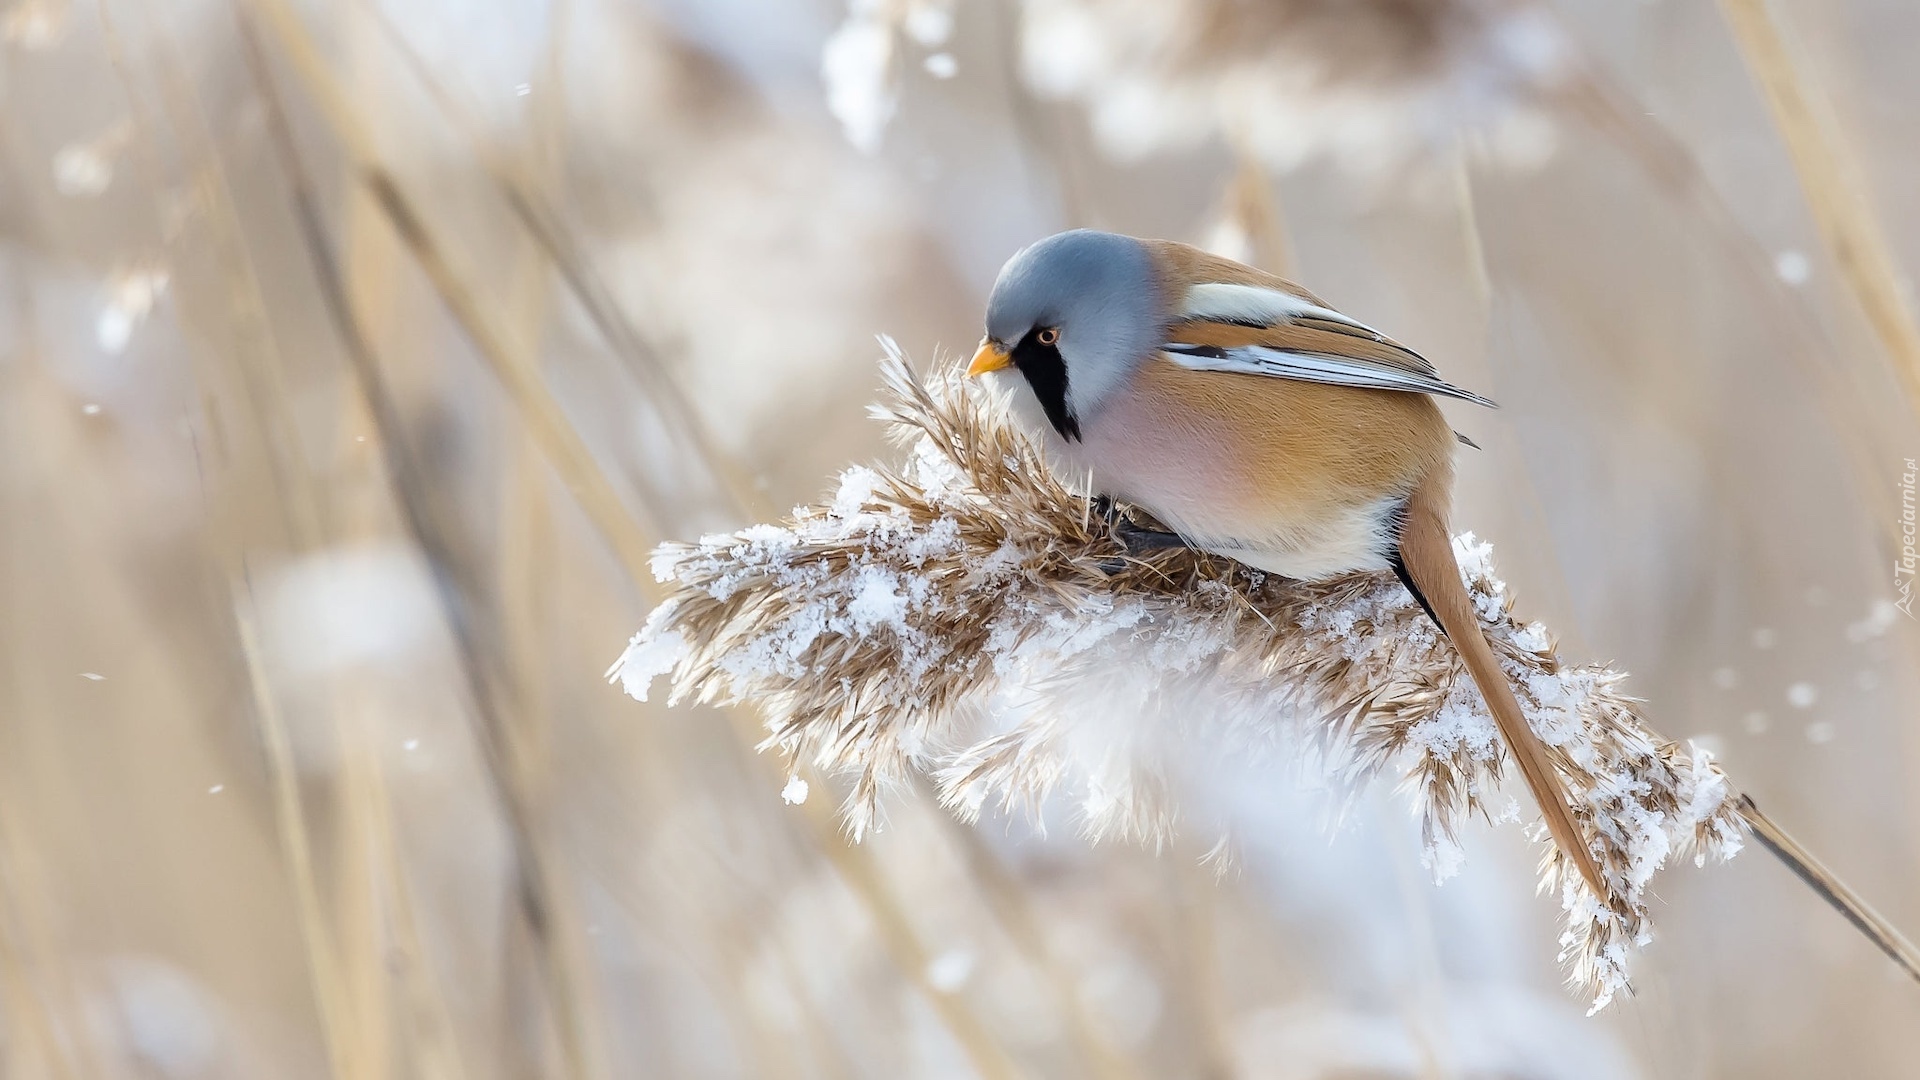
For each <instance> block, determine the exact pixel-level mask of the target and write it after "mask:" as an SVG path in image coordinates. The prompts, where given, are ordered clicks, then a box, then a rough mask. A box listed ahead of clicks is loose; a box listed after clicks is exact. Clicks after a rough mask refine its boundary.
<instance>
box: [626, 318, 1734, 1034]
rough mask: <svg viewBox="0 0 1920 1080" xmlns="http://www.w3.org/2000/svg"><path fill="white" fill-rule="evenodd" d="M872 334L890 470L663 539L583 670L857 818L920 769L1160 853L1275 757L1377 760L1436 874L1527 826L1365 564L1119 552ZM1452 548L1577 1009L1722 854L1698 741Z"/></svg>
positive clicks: (1458, 682) (955, 795)
mask: <svg viewBox="0 0 1920 1080" xmlns="http://www.w3.org/2000/svg"><path fill="white" fill-rule="evenodd" d="M888 345H889V353H890V356H889V359H888V361H887V363H886V365H885V375H886V378H887V380H888V383H889V387H890V393H891V400H890V401H888V402H886V403H884V404H883V405H880V406H877V407H876V408H875V410H874V412H875V415H876V416H877V417H878V418H880V419H882V420H884V421H885V422H887V423H888V424H889V425H890V426H891V427H892V428H893V429H894V431H895V433H896V434H899V435H901V436H902V437H903V441H906V442H907V443H908V444H909V448H910V452H909V454H908V463H907V465H906V467H905V468H904V469H901V470H898V471H895V470H889V469H884V468H871V469H870V468H856V469H851V470H848V472H847V473H845V474H844V475H843V476H842V477H841V483H840V485H839V488H838V490H837V492H836V493H835V495H834V497H833V499H832V501H831V502H830V503H828V504H826V505H824V506H815V507H802V508H800V509H798V510H796V511H795V512H794V517H793V518H792V519H791V520H790V521H788V522H787V523H785V524H783V525H779V526H774V525H759V526H755V527H753V528H750V529H746V530H743V531H741V532H738V533H732V534H726V535H721V536H711V537H707V538H705V539H703V540H701V541H700V542H699V543H698V544H674V545H667V546H665V547H663V548H661V549H660V551H659V553H658V554H657V555H656V557H655V562H654V569H655V572H656V573H657V574H658V575H659V576H660V577H661V580H662V581H664V582H666V583H668V585H669V586H670V589H669V599H668V600H667V602H666V603H664V604H663V605H662V606H661V607H659V608H658V609H656V610H655V611H654V613H653V615H652V617H651V618H649V620H648V623H647V626H646V628H645V629H643V630H642V631H641V632H640V633H639V634H638V635H637V636H636V637H635V638H634V640H633V643H632V644H631V645H630V646H629V647H628V649H627V652H626V654H625V655H624V656H623V657H622V658H621V659H620V660H619V661H618V662H617V663H615V664H614V666H613V669H612V671H610V672H609V675H610V676H611V677H615V678H618V679H620V680H621V681H622V683H623V684H624V685H625V687H626V689H627V690H628V692H629V693H632V694H633V695H634V696H636V697H641V698H644V697H645V695H646V693H647V691H648V688H649V685H650V684H651V683H652V682H653V681H654V679H655V678H656V677H657V676H666V677H667V678H668V679H669V683H670V685H671V687H672V696H671V700H673V701H679V700H684V699H693V700H699V701H720V702H729V703H751V704H753V705H754V706H756V707H757V708H759V709H760V710H762V712H763V714H764V715H765V717H766V721H767V728H768V732H769V735H768V738H767V741H766V744H765V745H767V746H770V747H778V748H779V749H780V750H782V751H783V752H785V753H786V754H787V755H789V756H790V757H791V758H794V759H796V760H806V761H809V762H811V763H812V764H813V765H814V766H815V767H817V768H820V769H822V770H823V771H824V772H827V773H829V774H836V773H837V774H840V775H850V776H851V777H852V778H853V781H854V783H853V792H852V797H851V799H850V800H849V801H848V811H847V812H848V816H849V819H850V821H849V824H850V827H851V828H852V830H853V832H854V834H855V835H856V836H858V835H860V834H862V833H864V832H865V831H866V830H867V829H869V828H871V827H872V824H873V822H874V820H875V817H876V814H877V813H878V801H879V798H880V793H881V792H882V791H883V790H884V789H885V788H886V787H887V786H888V784H889V783H890V782H893V781H897V780H900V779H902V778H904V777H905V776H906V775H908V774H909V773H910V772H914V771H918V772H920V773H922V774H924V775H926V776H928V777H930V778H932V779H933V780H934V782H935V783H936V784H937V786H938V790H939V792H940V795H941V798H942V800H943V801H944V802H945V804H946V805H947V806H949V807H950V808H952V809H953V810H954V811H955V812H956V813H958V814H960V815H961V816H963V817H967V818H972V817H973V816H975V815H977V814H978V813H979V812H980V811H981V809H982V808H984V807H985V806H986V805H987V804H988V803H989V802H990V801H993V802H997V803H999V804H1001V805H1006V806H1015V807H1024V808H1029V809H1032V808H1036V807H1037V806H1038V805H1039V804H1040V803H1041V802H1042V801H1044V800H1047V799H1049V798H1053V797H1064V798H1066V799H1068V800H1070V801H1071V802H1072V803H1073V804H1074V805H1075V806H1076V807H1077V808H1078V811H1079V814H1080V817H1081V825H1082V828H1083V830H1084V831H1085V832H1086V833H1087V834H1088V835H1089V836H1093V837H1101V836H1109V835H1111V836H1120V837H1125V838H1129V839H1132V840H1136V841H1140V842H1145V843H1159V842H1161V841H1164V840H1165V839H1167V838H1168V837H1169V836H1171V835H1172V834H1173V833H1174V832H1175V830H1176V828H1179V829H1182V830H1198V831H1214V830H1224V829H1226V828H1227V826H1228V824H1229V821H1228V819H1227V817H1226V816H1225V815H1224V814H1222V813H1220V812H1218V810H1219V808H1218V807H1215V806H1213V805H1212V804H1211V802H1212V800H1211V799H1210V798H1209V794H1210V793H1212V792H1217V791H1219V790H1222V789H1223V787H1224V786H1225V783H1226V781H1227V780H1228V779H1230V778H1231V777H1233V776H1234V775H1236V770H1244V769H1246V768H1247V766H1248V764H1249V763H1251V762H1258V761H1262V760H1272V759H1273V758H1274V757H1275V756H1276V755H1284V756H1285V757H1286V758H1287V759H1289V760H1293V761H1311V762H1316V763H1318V764H1319V765H1320V766H1322V767H1324V768H1325V769H1327V770H1328V772H1329V773H1330V775H1331V776H1332V777H1334V778H1335V779H1337V780H1339V781H1342V782H1344V783H1345V784H1347V785H1349V786H1358V785H1359V784H1361V783H1364V782H1365V781H1366V780H1368V779H1370V778H1372V777H1374V776H1377V775H1382V774H1385V775H1390V776H1397V777H1399V778H1400V779H1401V781H1402V783H1401V785H1400V786H1401V790H1402V791H1404V792H1405V793H1406V794H1407V795H1408V796H1409V798H1410V799H1411V800H1412V803H1413V806H1414V809H1415V811H1416V813H1417V815H1418V817H1419V819H1420V821H1421V823H1422V829H1423V834H1424V837H1425V844H1426V851H1425V854H1424V857H1423V862H1424V864H1425V865H1426V867H1427V868H1428V869H1429V870H1430V871H1431V872H1432V873H1433V875H1434V877H1435V878H1436V879H1444V878H1446V877H1448V876H1449V875H1451V874H1453V873H1454V872H1456V871H1457V870H1458V869H1459V867H1460V865H1461V863H1462V860H1464V858H1465V856H1466V851H1465V848H1464V847H1463V846H1462V844H1461V843H1460V840H1459V833H1460V827H1461V826H1462V825H1463V824H1464V823H1465V822H1466V821H1467V819H1469V818H1470V817H1474V816H1479V817H1483V818H1485V819H1487V820H1489V821H1492V820H1496V819H1500V820H1518V819H1521V818H1522V817H1523V816H1524V817H1525V818H1526V819H1529V820H1531V819H1532V818H1533V811H1534V808H1533V807H1532V806H1530V805H1529V806H1526V807H1525V808H1524V810H1521V811H1519V812H1516V804H1515V803H1514V801H1513V800H1512V799H1511V798H1509V797H1508V796H1506V795H1504V794H1503V793H1501V791H1500V781H1501V777H1502V774H1503V771H1504V765H1505V748H1504V746H1503V744H1502V742H1501V740H1500V738H1499V734H1498V731H1497V729H1496V728H1495V727H1494V725H1493V723H1492V721H1491V719H1490V718H1489V717H1488V715H1487V713H1486V710H1485V705H1484V703H1483V702H1482V701H1481V698H1480V695H1479V692H1478V691H1477V690H1476V689H1475V688H1474V686H1473V683H1472V681H1471V679H1470V678H1468V676H1467V675H1466V673H1465V671H1464V669H1463V668H1462V666H1461V664H1460V661H1459V658H1458V656H1457V654H1455V653H1454V651H1453V650H1452V648H1451V647H1450V646H1449V645H1448V644H1447V643H1446V641H1445V640H1444V639H1443V638H1441V637H1440V636H1439V635H1438V634H1437V633H1436V632H1435V631H1434V629H1433V627H1432V625H1431V623H1429V622H1428V621H1427V620H1426V618H1425V617H1424V616H1423V615H1422V614H1421V612H1420V610H1419V608H1418V607H1417V606H1416V605H1415V603H1414V601H1413V599H1412V597H1410V596H1409V595H1408V594H1407V591H1406V589H1404V588H1403V587H1402V586H1401V585H1400V584H1399V583H1398V582H1396V581H1395V580H1394V579H1393V578H1391V577H1390V576H1386V575H1372V574H1356V575H1349V576H1347V577H1342V578H1338V579H1334V580H1331V581H1324V582H1312V583H1306V582H1295V581H1285V580H1281V579H1278V578H1274V577H1271V576H1268V575H1263V574H1258V573H1254V572H1252V571H1249V570H1246V569H1245V568H1242V567H1240V566H1238V565H1237V564H1234V563H1232V562H1230V561H1228V560H1225V559H1221V558H1217V557H1211V556H1207V555H1203V554H1199V553H1195V552H1190V551H1175V552H1167V553H1163V554H1156V555H1154V556H1152V557H1151V558H1150V559H1146V560H1141V559H1134V558H1129V557H1127V556H1125V555H1124V553H1123V552H1121V551H1120V549H1118V548H1117V547H1115V546H1114V544H1113V543H1112V541H1111V539H1110V538H1109V537H1108V535H1107V532H1106V528H1105V526H1104V524H1103V523H1101V522H1099V521H1098V520H1096V519H1095V518H1094V517H1093V516H1092V515H1091V513H1090V512H1089V510H1088V508H1087V504H1086V502H1085V500H1083V499H1080V498H1077V497H1075V496H1074V495H1072V494H1071V493H1070V492H1069V491H1068V490H1067V489H1066V488H1064V487H1062V486H1061V485H1060V483H1059V482H1058V481H1057V480H1055V479H1054V478H1053V476H1052V475H1051V474H1050V473H1049V472H1048V470H1047V469H1046V467H1045V464H1044V462H1043V460H1042V458H1041V456H1040V452H1039V451H1038V450H1037V449H1036V448H1035V447H1034V446H1032V445H1031V444H1030V443H1028V442H1027V441H1026V440H1025V439H1024V438H1023V437H1022V436H1020V435H1019V434H1018V433H1017V432H1015V431H1014V430H1012V429H1011V428H1010V427H1009V426H1008V425H1006V424H1004V423H1002V422H1001V417H1000V413H999V411H998V403H996V402H994V401H992V400H991V399H989V398H988V397H987V396H986V395H985V394H983V393H980V392H977V391H975V390H973V389H972V388H970V386H969V385H967V384H965V383H964V382H963V381H962V380H960V379H959V378H958V377H957V375H956V374H954V373H948V374H946V375H943V376H942V377H940V378H939V379H937V380H935V381H934V382H933V384H932V386H931V387H930V388H929V387H928V386H926V385H923V384H922V383H920V382H919V381H918V380H917V379H916V378H915V377H914V376H913V375H912V374H911V373H910V371H909V370H908V368H907V366H906V363H905V361H904V359H902V358H901V357H900V355H899V354H898V352H897V350H894V349H893V348H892V346H891V343H888ZM1455 550H1456V555H1457V557H1458V558H1459V561H1460V564H1461V567H1462V570H1463V573H1464V575H1465V577H1466V579H1467V585H1468V588H1469V591H1470V593H1471V595H1472V597H1473V599H1474V602H1475V605H1476V607H1477V609H1478V610H1479V613H1480V615H1481V618H1482V620H1483V625H1484V627H1485V629H1486V632H1487V635H1488V638H1489V640H1490V642H1491V643H1492V645H1493V647H1494V649H1495V651H1496V653H1497V654H1498V655H1499V656H1500V657H1501V659H1502V662H1503V663H1504V665H1505V667H1506V669H1507V672H1508V675H1509V677H1510V678H1511V679H1512V681H1513V684H1514V687H1515V691H1516V693H1517V695H1518V696H1519V698H1520V702H1521V704H1522V706H1523V708H1524V709H1525V711H1526V712H1527V715H1528V719H1529V721H1530V722H1531V723H1532V725H1533V727H1534V729H1535V731H1536V732H1538V733H1539V735H1540V737H1541V739H1542V740H1543V741H1544V742H1545V743H1546V745H1547V747H1548V752H1549V756H1550V757H1551V758H1552V759H1553V762H1554V764H1555V766H1556V767H1557V768H1558V769H1559V771H1560V772H1561V774H1562V776H1563V777H1564V779H1565V781H1566V786H1567V789H1568V791H1569V793H1570V795H1571V797H1572V800H1573V811H1574V815H1575V817H1576V819H1577V820H1579V822H1580V823H1581V825H1582V827H1583V829H1584V831H1585V832H1586V833H1587V834H1588V837H1589V843H1590V847H1591V849H1592V851H1593V853H1594V856H1595V860H1596V862H1597V863H1598V864H1599V866H1600V867H1601V869H1602V871H1603V873H1604V874H1605V875H1606V877H1607V880H1608V882H1609V885H1610V891H1611V893H1612V895H1611V896H1610V897H1608V898H1606V899H1605V900H1604V901H1603V900H1602V899H1600V898H1597V897H1595V896H1593V895H1592V894H1591V893H1590V892H1588V891H1587V889H1586V887H1585V885H1584V884H1583V883H1582V882H1581V880H1580V877H1579V875H1578V873H1577V872H1575V871H1574V870H1573V868H1572V867H1571V866H1570V865H1569V864H1567V863H1566V862H1565V861H1564V860H1563V859H1562V858H1561V857H1560V854H1559V852H1558V851H1557V849H1554V848H1553V847H1552V845H1551V844H1550V843H1549V842H1547V840H1546V838H1545V835H1544V830H1538V833H1539V835H1538V836H1537V839H1538V840H1539V841H1540V842H1542V843H1543V844H1545V845H1546V847H1545V849H1544V852H1543V856H1542V868H1543V875H1544V876H1543V882H1542V884H1543V887H1544V888H1550V889H1552V890H1553V891H1554V892H1556V893H1557V894H1558V895H1559V897H1560V901H1561V905H1562V907H1563V908H1564V909H1565V911H1566V916H1567V922H1566V930H1565V933H1564V934H1563V935H1562V937H1561V943H1562V945H1563V946H1564V954H1563V955H1564V956H1565V958H1566V959H1568V960H1569V961H1570V962H1571V963H1572V966H1573V971H1574V975H1575V977H1576V978H1577V979H1578V980H1580V981H1581V982H1582V983H1584V984H1585V985H1586V986H1587V987H1588V988H1589V989H1591V990H1592V991H1593V993H1594V995H1595V1005H1596V1007H1599V1006H1602V1005H1605V1004H1606V1003H1607V1002H1608V1001H1610V1000H1612V997H1613V995H1614V994H1616V993H1617V992H1618V991H1620V990H1621V989H1623V988H1625V987H1626V985H1627V970H1626V965H1627V959H1628V956H1629V953H1630V951H1631V947H1637V946H1639V945H1642V944H1645V943H1646V942H1647V941H1649V940H1650V939H1651V930H1650V926H1649V923H1648V919H1647V907H1646V902H1647V899H1648V897H1649V895H1650V892H1649V889H1650V887H1651V883H1652V880H1653V877H1654V875H1655V873H1656V872H1657V871H1658V870H1660V869H1661V868H1662V867H1663V866H1665V865H1666V864H1667V862H1668V861H1669V860H1670V859H1672V858H1674V857H1675V856H1679V855H1683V854H1693V853H1696V852H1697V853H1698V854H1699V856H1700V857H1701V858H1704V857H1707V856H1711V857H1713V858H1715V859H1725V858H1727V857H1730V856H1731V855H1733V854H1734V853H1735V852H1736V851H1738V850H1739V848H1740V843H1741V837H1742V831H1741V826H1740V824H1739V816H1738V815H1739V811H1738V809H1737V807H1736V805H1735V794H1734V792H1733V791H1732V789H1731V787H1730V785H1729V784H1728V783H1727V780H1726V777H1725V776H1724V775H1723V774H1722V773H1721V772H1720V769H1719V767H1718V766H1717V765H1715V764H1714V763H1713V761H1712V760H1711V758H1710V757H1709V756H1708V755H1707V754H1706V753H1705V752H1704V751H1702V750H1700V749H1699V748H1698V747H1694V746H1691V745H1689V746H1681V745H1678V744H1675V743H1673V742H1671V741H1669V740H1667V739H1664V738H1662V737H1660V736H1659V735H1657V734H1655V733H1654V732H1653V731H1651V730H1650V729H1649V728H1647V726H1646V725H1645V724H1644V722H1643V721H1642V720H1641V718H1640V716H1639V715H1638V714H1637V713H1636V711H1635V708H1634V702H1633V699H1631V698H1628V697H1626V696H1625V695H1624V694H1622V693H1621V692H1620V690H1619V685H1620V683H1621V682H1622V679H1623V676H1622V675H1621V674H1620V673H1618V672H1616V671H1612V670H1610V669H1607V668H1604V667H1598V666H1585V667H1573V666H1568V665H1565V664H1563V663H1561V661H1560V660H1559V658H1558V657H1557V656H1555V654H1554V650H1553V647H1552V639H1551V636H1550V635H1549V634H1548V633H1547V631H1546V629H1545V628H1544V627H1542V626H1540V625H1539V624H1536V623H1525V622H1521V621H1519V620H1516V619H1515V618H1514V617H1513V616H1512V614H1511V613H1510V611H1509V605H1510V601H1509V599H1508V596H1507V593H1506V586H1505V585H1504V584H1503V583H1502V582H1501V581H1500V580H1499V579H1498V578H1497V577H1495V576H1494V571H1493V564H1492V551H1491V549H1490V548H1489V547H1488V545H1486V544H1484V543H1481V542H1479V541H1477V540H1475V539H1474V538H1473V537H1472V536H1471V535H1465V536H1461V537H1459V538H1458V539H1457V540H1456V541H1455ZM796 783H797V781H796ZM794 790H795V789H794V786H793V785H792V784H790V785H789V793H791V792H793V791H794ZM1203 839H1205V837H1203Z"/></svg>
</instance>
